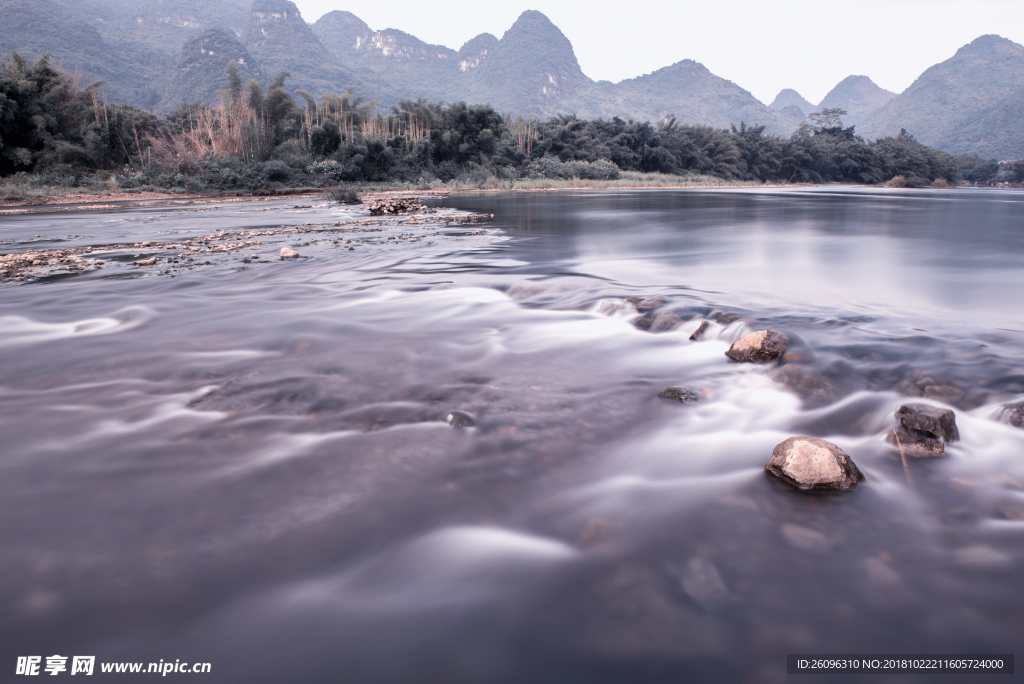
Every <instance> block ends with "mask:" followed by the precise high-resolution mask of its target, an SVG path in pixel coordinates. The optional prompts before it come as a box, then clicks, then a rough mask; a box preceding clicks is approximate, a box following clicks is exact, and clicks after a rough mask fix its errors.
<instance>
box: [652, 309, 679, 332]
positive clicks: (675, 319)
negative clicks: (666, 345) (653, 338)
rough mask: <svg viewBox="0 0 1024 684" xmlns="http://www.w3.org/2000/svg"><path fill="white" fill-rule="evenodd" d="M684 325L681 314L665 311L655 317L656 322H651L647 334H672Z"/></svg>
mask: <svg viewBox="0 0 1024 684" xmlns="http://www.w3.org/2000/svg"><path fill="white" fill-rule="evenodd" d="M682 324H683V319H682V318H680V317H679V314H674V313H672V312H671V311H663V312H662V313H660V314H658V315H657V316H655V317H654V320H653V321H651V325H650V327H649V328H647V332H652V333H660V332H670V331H672V330H675V329H676V328H678V327H679V326H681V325H682Z"/></svg>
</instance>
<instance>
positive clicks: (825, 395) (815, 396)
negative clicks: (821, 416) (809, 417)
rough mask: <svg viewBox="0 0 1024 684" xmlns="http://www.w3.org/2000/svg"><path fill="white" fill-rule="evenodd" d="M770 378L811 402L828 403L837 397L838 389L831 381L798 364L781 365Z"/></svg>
mask: <svg viewBox="0 0 1024 684" xmlns="http://www.w3.org/2000/svg"><path fill="white" fill-rule="evenodd" d="M787 356H788V354H787ZM771 378H772V380H774V381H775V382H780V383H782V384H783V385H785V386H786V387H787V388H788V389H789V390H790V391H792V392H793V393H795V394H796V395H797V396H798V397H800V398H801V399H803V400H805V401H807V402H809V403H812V404H830V403H832V402H834V401H835V400H837V399H838V398H839V390H837V389H836V388H835V386H834V385H833V384H832V383H830V382H829V381H828V380H825V379H823V378H819V377H818V376H816V375H813V374H811V373H808V372H807V371H806V370H804V369H803V368H801V367H800V366H783V367H782V368H780V369H779V370H777V371H775V372H774V373H772V374H771Z"/></svg>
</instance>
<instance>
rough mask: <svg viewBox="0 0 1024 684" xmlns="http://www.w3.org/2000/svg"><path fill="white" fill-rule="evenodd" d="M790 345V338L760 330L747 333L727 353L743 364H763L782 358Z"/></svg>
mask: <svg viewBox="0 0 1024 684" xmlns="http://www.w3.org/2000/svg"><path fill="white" fill-rule="evenodd" d="M788 345H789V338H788V337H786V336H785V335H783V334H782V333H780V332H777V331H775V330H759V331H757V332H752V333H747V334H746V335H744V336H743V337H741V338H740V339H738V340H736V341H735V342H733V343H732V346H731V347H729V351H727V352H725V355H726V356H728V357H729V358H730V359H732V360H733V361H739V362H741V363H763V362H765V361H772V360H774V359H777V358H779V357H780V356H782V354H783V353H785V351H786V347H787V346H788Z"/></svg>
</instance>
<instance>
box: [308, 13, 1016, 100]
mask: <svg viewBox="0 0 1024 684" xmlns="http://www.w3.org/2000/svg"><path fill="white" fill-rule="evenodd" d="M294 2H295V4H296V5H298V7H299V10H300V11H301V12H302V16H303V18H304V19H305V20H306V21H308V22H310V23H313V22H314V21H316V20H317V19H318V18H319V17H320V16H321V15H322V14H324V13H326V12H329V11H331V10H334V9H340V10H348V11H350V12H352V13H353V14H355V15H356V16H358V17H359V18H360V19H362V20H363V21H365V22H366V23H367V24H369V25H370V27H371V28H372V29H374V30H380V29H385V28H395V29H400V30H402V31H405V32H407V33H411V34H413V35H414V36H416V37H417V38H420V39H421V40H425V41H426V42H428V43H436V44H439V45H447V46H448V47H451V48H454V49H458V48H460V47H461V46H462V44H463V43H465V42H466V41H467V40H469V39H470V38H472V37H473V36H476V35H478V34H480V33H493V34H494V35H496V36H497V37H498V38H501V36H502V34H503V33H504V32H505V31H506V30H507V29H508V28H509V27H510V26H511V25H512V23H513V22H514V21H515V20H516V17H518V16H519V14H520V13H521V12H523V11H524V10H527V9H535V10H539V11H541V12H543V13H544V14H546V15H547V16H548V18H549V19H551V21H552V22H554V24H555V25H556V26H558V28H560V29H561V30H562V33H564V34H565V35H566V37H567V38H568V39H569V40H570V41H571V42H572V44H573V48H574V49H575V50H576V58H577V59H578V60H579V62H580V66H581V67H582V68H583V72H584V73H585V74H586V75H587V76H589V77H590V78H593V79H595V80H601V79H607V80H609V81H621V80H622V79H624V78H632V77H634V76H639V75H641V74H645V73H650V72H651V71H654V70H656V69H659V68H661V67H663V66H668V65H669V64H672V63H673V62H677V61H679V60H681V59H693V60H696V61H698V62H701V63H703V64H704V65H705V66H706V67H707V68H708V69H710V70H711V72H712V73H714V74H717V75H718V76H721V77H723V78H727V79H729V80H730V81H733V82H735V83H736V84H738V85H739V86H740V87H742V88H746V89H747V90H749V91H751V92H752V93H753V94H754V96H755V97H757V98H758V99H760V100H761V101H762V102H764V103H765V104H768V103H770V102H771V101H772V100H773V99H774V98H775V96H776V95H777V94H778V92H779V91H780V90H782V89H783V88H795V89H796V90H797V91H798V92H799V93H800V94H801V95H803V96H804V97H805V98H807V99H808V100H809V101H810V102H811V103H812V104H817V103H818V102H820V101H821V99H822V98H824V97H825V94H826V93H827V92H828V91H829V90H831V89H832V87H833V86H835V84H837V83H838V82H839V81H841V80H842V79H844V78H846V77H847V76H850V75H851V74H864V75H865V76H868V77H870V78H871V79H872V80H873V81H874V82H875V83H877V84H878V85H880V86H882V87H883V88H886V89H888V90H891V91H893V92H896V93H899V92H901V91H902V90H904V89H905V88H906V87H907V86H909V85H910V84H911V83H913V82H914V79H916V78H917V77H918V76H919V75H920V74H921V72H923V71H924V70H925V69H927V68H928V67H930V66H931V65H933V64H936V63H938V62H941V61H943V60H945V59H948V58H950V57H952V56H953V54H954V53H955V52H956V51H957V49H958V48H959V47H961V46H962V45H964V44H966V43H969V42H971V41H972V40H974V39H975V38H977V37H978V36H980V35H984V34H986V33H996V34H999V35H1001V36H1003V37H1005V38H1009V39H1010V40H1013V41H1015V42H1017V43H1024V0H860V1H859V2H855V3H842V2H837V1H833V2H822V1H820V0H817V1H814V2H812V1H810V0H725V1H717V2H716V1H712V0H703V1H696V0H675V1H662V0H654V1H653V2H647V3H643V4H637V5H634V4H632V3H631V2H622V1H621V0H618V1H617V2H606V1H604V0H596V1H594V2H589V3H586V2H581V0H514V1H509V0H506V1H505V2H500V3H494V4H491V3H487V2H481V1H480V0H440V1H439V2H429V3H426V2H419V1H417V2H411V1H410V0H391V1H390V2H380V3H370V4H366V3H358V4H349V3H348V2H347V1H346V0H294Z"/></svg>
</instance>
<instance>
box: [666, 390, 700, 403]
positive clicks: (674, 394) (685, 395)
mask: <svg viewBox="0 0 1024 684" xmlns="http://www.w3.org/2000/svg"><path fill="white" fill-rule="evenodd" d="M658 396H659V397H661V398H662V399H674V400H676V401H681V402H683V403H684V404H696V403H697V402H698V401H699V400H700V395H699V394H697V393H696V392H694V391H693V390H692V389H690V388H689V387H666V388H665V389H663V390H661V391H660V392H658Z"/></svg>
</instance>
